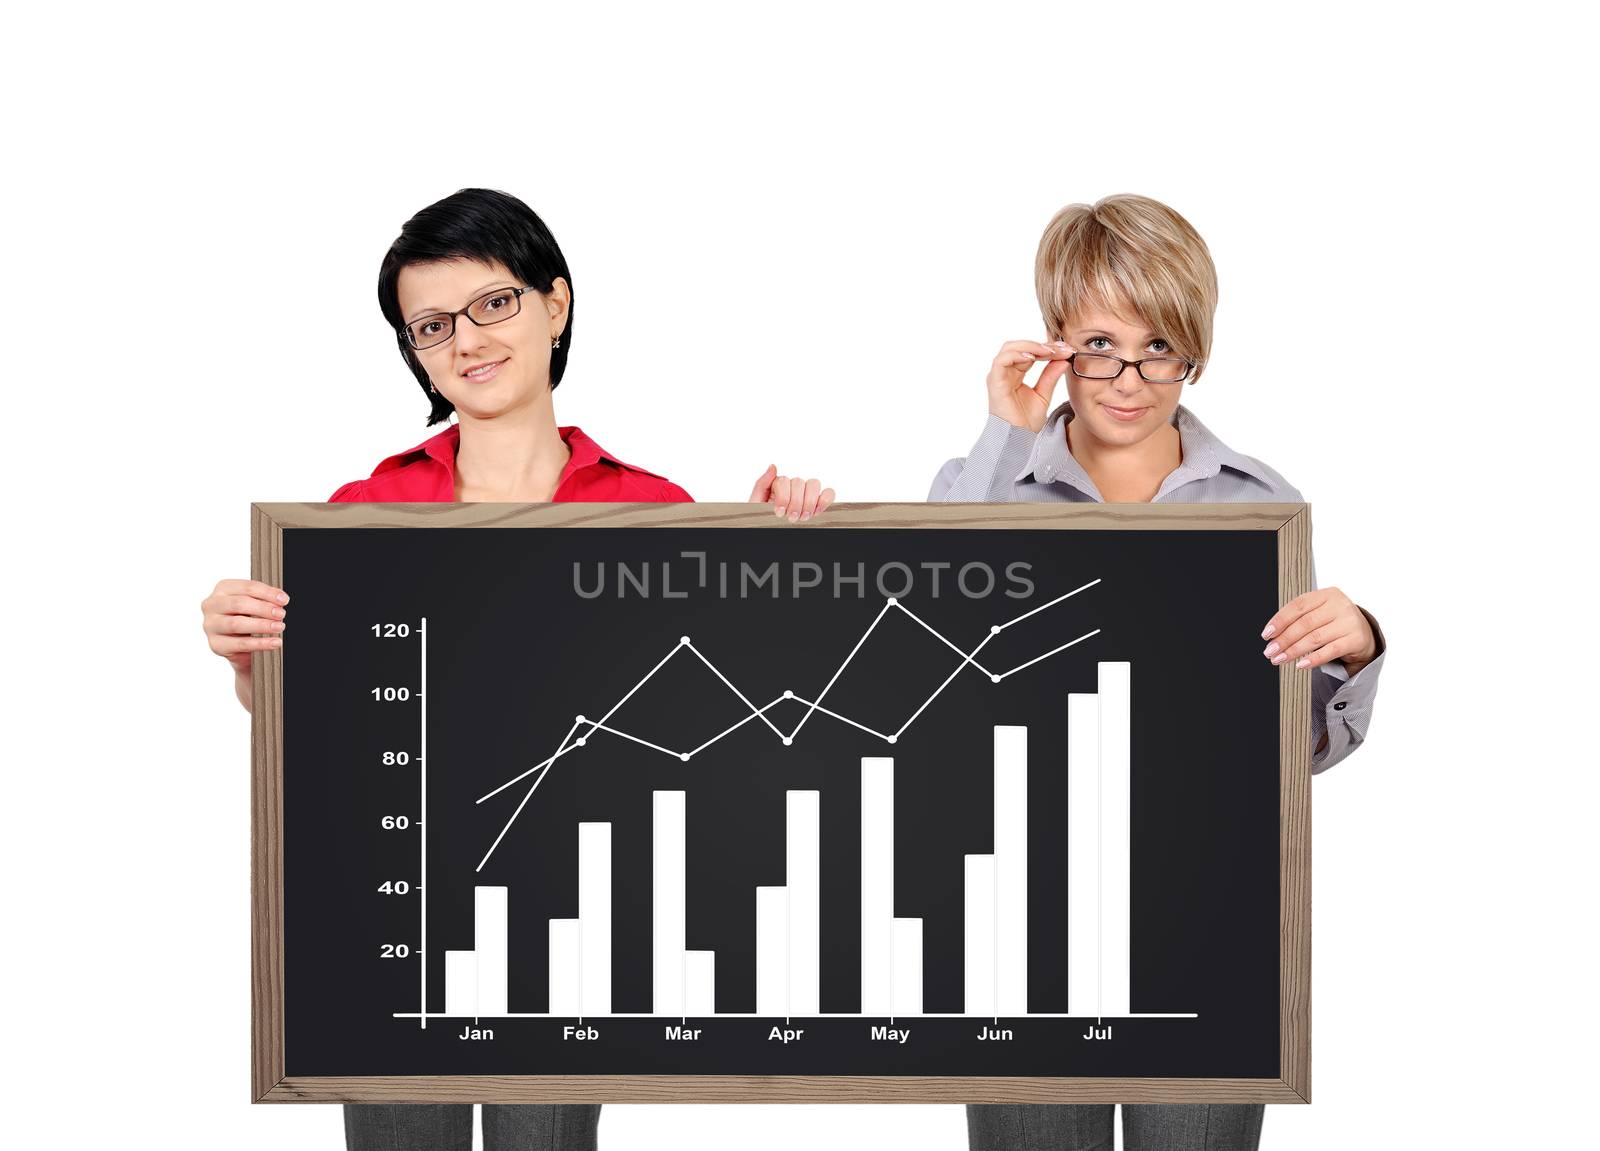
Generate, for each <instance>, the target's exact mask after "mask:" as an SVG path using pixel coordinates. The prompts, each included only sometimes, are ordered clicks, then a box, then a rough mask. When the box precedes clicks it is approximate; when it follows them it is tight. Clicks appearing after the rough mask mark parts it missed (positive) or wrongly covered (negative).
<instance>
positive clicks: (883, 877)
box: [861, 756, 894, 1015]
mask: <svg viewBox="0 0 1600 1151" xmlns="http://www.w3.org/2000/svg"><path fill="white" fill-rule="evenodd" d="M893 955H894V760H893V759H892V758H890V757H886V756H863V757H862V760H861V1014H863V1015H889V1014H892V1013H893V1011H894V1003H893V1000H892V999H891V997H890V994H891V993H890V989H891V987H892V985H893V984H892V977H893V968H892V966H891V964H892V963H893Z"/></svg>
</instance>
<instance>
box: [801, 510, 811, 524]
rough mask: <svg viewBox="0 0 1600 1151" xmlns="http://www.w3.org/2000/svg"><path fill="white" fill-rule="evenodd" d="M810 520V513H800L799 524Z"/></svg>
mask: <svg viewBox="0 0 1600 1151" xmlns="http://www.w3.org/2000/svg"><path fill="white" fill-rule="evenodd" d="M810 518H811V513H810V512H801V513H800V522H801V523H804V522H805V521H806V520H808V519H810Z"/></svg>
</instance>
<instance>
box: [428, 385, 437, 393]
mask: <svg viewBox="0 0 1600 1151" xmlns="http://www.w3.org/2000/svg"><path fill="white" fill-rule="evenodd" d="M428 390H429V391H430V392H432V393H433V394H434V395H438V394H439V389H438V388H436V387H434V386H433V385H432V384H429V385H428Z"/></svg>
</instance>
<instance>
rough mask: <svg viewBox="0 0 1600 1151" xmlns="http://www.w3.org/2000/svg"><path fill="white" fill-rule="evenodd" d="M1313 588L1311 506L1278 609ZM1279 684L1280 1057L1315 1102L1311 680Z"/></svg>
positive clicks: (1287, 533) (1289, 559)
mask: <svg viewBox="0 0 1600 1151" xmlns="http://www.w3.org/2000/svg"><path fill="white" fill-rule="evenodd" d="M1310 590H1311V507H1310V505H1309V504H1308V505H1306V506H1304V507H1302V508H1301V509H1300V510H1299V511H1298V512H1297V513H1296V514H1295V515H1294V516H1292V517H1291V518H1290V519H1289V520H1288V521H1286V522H1285V523H1284V525H1283V526H1282V527H1281V528H1279V529H1278V606H1280V607H1282V606H1283V605H1284V604H1286V603H1288V602H1289V601H1290V600H1292V599H1294V598H1295V597H1296V596H1298V595H1303V594H1304V593H1306V592H1307V591H1310ZM1280 670H1281V678H1280V679H1279V681H1278V739H1279V747H1278V763H1279V778H1280V781H1281V782H1280V784H1279V803H1280V805H1281V806H1280V811H1279V818H1278V835H1279V841H1278V855H1279V859H1278V884H1279V887H1278V900H1279V923H1280V932H1281V934H1280V939H1279V945H1278V980H1279V985H1278V1031H1279V1040H1278V1054H1279V1060H1280V1062H1281V1070H1280V1072H1279V1074H1280V1075H1281V1077H1282V1079H1283V1082H1284V1083H1285V1084H1286V1085H1288V1086H1289V1087H1290V1088H1291V1089H1292V1090H1293V1091H1294V1092H1295V1093H1296V1094H1297V1095H1299V1097H1300V1098H1301V1099H1302V1100H1303V1101H1304V1102H1306V1103H1310V1102H1311V738H1310V731H1311V677H1312V676H1313V675H1321V674H1322V673H1321V672H1319V671H1317V670H1316V669H1315V668H1309V667H1308V668H1301V669H1299V670H1296V669H1295V667H1294V665H1292V664H1290V663H1288V662H1287V661H1285V663H1284V664H1283V666H1282V668H1281V669H1280Z"/></svg>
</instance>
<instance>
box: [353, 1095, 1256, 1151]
mask: <svg viewBox="0 0 1600 1151" xmlns="http://www.w3.org/2000/svg"><path fill="white" fill-rule="evenodd" d="M1115 1112H1116V1107H1115V1105H1114V1104H1111V1103H1098V1104H1059V1105H1056V1104H1049V1105H1046V1104H1026V1105H1021V1104H984V1105H981V1106H970V1107H968V1108H967V1140H968V1146H969V1147H971V1148H972V1151H1111V1149H1112V1148H1113V1147H1114V1146H1115V1143H1114V1141H1113V1139H1112V1123H1113V1117H1114V1115H1115ZM1265 1112H1266V1108H1265V1107H1264V1106H1263V1105H1261V1104H1259V1103H1237V1104H1217V1103H1213V1104H1204V1103H1202V1104H1188V1103H1138V1104H1130V1103H1125V1104H1123V1105H1122V1143H1123V1151H1255V1148H1256V1147H1257V1146H1258V1144H1259V1143H1260V1141H1261V1120H1262V1118H1263V1116H1264V1114H1265ZM599 1126H600V1108H599V1107H596V1106H588V1105H584V1104H572V1103H564V1104H559V1105H555V1106H549V1105H543V1104H539V1105H534V1104H501V1103H486V1104H484V1107H483V1146H484V1151H595V1148H596V1146H597V1133H598V1130H599ZM344 1134H345V1146H346V1147H347V1148H348V1149H349V1151H472V1106H471V1105H470V1104H466V1103H445V1104H427V1103H398V1104H396V1103H363V1104H354V1103H352V1104H346V1105H345V1109H344Z"/></svg>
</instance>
